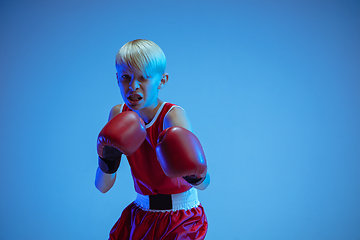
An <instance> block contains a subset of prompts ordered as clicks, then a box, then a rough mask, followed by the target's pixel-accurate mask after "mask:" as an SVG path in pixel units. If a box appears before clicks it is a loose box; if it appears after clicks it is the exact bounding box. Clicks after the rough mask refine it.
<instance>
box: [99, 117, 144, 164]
mask: <svg viewBox="0 0 360 240" xmlns="http://www.w3.org/2000/svg"><path fill="white" fill-rule="evenodd" d="M145 138H146V129H145V124H144V121H143V120H142V119H141V118H140V117H139V116H138V115H137V113H135V112H132V111H127V112H122V113H119V114H118V115H116V116H115V117H113V118H112V119H111V120H110V121H109V122H108V123H107V124H106V125H105V126H104V128H103V129H102V130H101V132H100V133H99V137H98V140H97V152H98V155H99V156H100V157H101V158H104V157H105V158H106V157H107V156H104V155H103V154H105V152H107V150H106V148H105V147H113V148H116V149H117V150H119V151H120V152H122V153H123V154H125V155H127V156H130V155H132V154H133V153H134V152H135V151H136V150H137V149H138V148H139V147H140V146H141V144H142V143H143V142H144V140H145ZM104 149H105V151H104ZM106 155H107V154H106Z"/></svg>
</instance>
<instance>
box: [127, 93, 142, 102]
mask: <svg viewBox="0 0 360 240" xmlns="http://www.w3.org/2000/svg"><path fill="white" fill-rule="evenodd" d="M128 99H129V100H130V101H131V102H137V101H140V100H141V99H142V97H141V96H140V95H139V94H131V95H130V96H128Z"/></svg>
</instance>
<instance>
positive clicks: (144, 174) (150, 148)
mask: <svg viewBox="0 0 360 240" xmlns="http://www.w3.org/2000/svg"><path fill="white" fill-rule="evenodd" d="M174 107H177V106H176V105H174V104H171V103H165V102H163V103H162V104H161V105H160V106H159V107H158V110H157V112H156V114H155V116H154V117H153V119H152V120H151V121H150V122H149V123H147V124H146V132H147V136H146V140H145V141H144V142H143V144H142V145H141V146H140V148H139V149H138V150H137V151H136V152H135V153H134V154H133V155H131V156H127V158H128V161H129V165H130V167H131V172H132V175H133V179H134V185H135V190H136V192H138V193H140V194H143V195H153V194H158V193H160V194H176V193H181V192H184V191H187V190H189V189H190V188H191V185H190V184H188V183H187V182H186V181H185V180H184V179H183V178H181V177H180V178H169V177H167V176H166V175H165V174H164V172H163V170H162V168H161V166H160V164H159V162H158V160H157V157H156V152H155V148H156V144H157V138H158V136H159V134H160V133H161V132H162V131H163V130H164V118H165V117H166V115H167V114H168V113H169V112H170V110H171V109H172V108H174ZM119 111H120V112H124V111H131V109H130V108H128V107H127V105H125V104H123V105H119Z"/></svg>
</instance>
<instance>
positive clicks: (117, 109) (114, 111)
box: [109, 104, 122, 120]
mask: <svg viewBox="0 0 360 240" xmlns="http://www.w3.org/2000/svg"><path fill="white" fill-rule="evenodd" d="M121 106H122V104H118V105H116V106H114V107H113V108H112V109H111V110H110V114H109V120H110V119H112V118H113V117H115V116H116V115H117V114H119V113H120V109H121Z"/></svg>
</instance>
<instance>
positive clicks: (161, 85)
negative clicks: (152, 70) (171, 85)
mask: <svg viewBox="0 0 360 240" xmlns="http://www.w3.org/2000/svg"><path fill="white" fill-rule="evenodd" d="M168 81H169V74H167V73H164V74H163V75H162V78H161V81H160V84H159V87H158V89H162V88H163V87H164V85H165V84H166V83H167V82H168Z"/></svg>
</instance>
